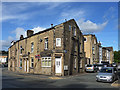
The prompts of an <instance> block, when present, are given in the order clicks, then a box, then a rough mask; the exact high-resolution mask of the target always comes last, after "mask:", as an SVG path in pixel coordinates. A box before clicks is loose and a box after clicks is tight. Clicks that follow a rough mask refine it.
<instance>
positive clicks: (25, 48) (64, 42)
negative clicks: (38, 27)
mask: <svg viewBox="0 0 120 90" xmlns="http://www.w3.org/2000/svg"><path fill="white" fill-rule="evenodd" d="M85 60H86V58H85V52H84V36H83V34H82V33H81V30H80V29H79V27H78V26H77V24H76V22H75V20H74V19H71V20H69V21H66V22H64V23H61V24H59V25H56V26H53V24H51V28H48V29H46V30H43V31H40V32H38V33H35V34H34V32H33V31H32V30H27V37H25V38H24V36H23V35H21V36H20V40H18V41H15V42H12V45H11V46H10V47H9V57H8V69H9V70H12V71H16V72H22V73H34V74H46V75H59V76H65V75H73V74H77V73H82V72H84V69H85Z"/></svg>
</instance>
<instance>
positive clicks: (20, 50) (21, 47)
mask: <svg viewBox="0 0 120 90" xmlns="http://www.w3.org/2000/svg"><path fill="white" fill-rule="evenodd" d="M22 49H23V48H22V46H20V54H21V55H22Z"/></svg>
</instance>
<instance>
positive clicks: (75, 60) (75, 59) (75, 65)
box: [74, 57, 77, 69]
mask: <svg viewBox="0 0 120 90" xmlns="http://www.w3.org/2000/svg"><path fill="white" fill-rule="evenodd" d="M76 62H77V58H76V57H75V58H74V69H76V67H77V64H76Z"/></svg>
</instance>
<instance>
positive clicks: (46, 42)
mask: <svg viewBox="0 0 120 90" xmlns="http://www.w3.org/2000/svg"><path fill="white" fill-rule="evenodd" d="M47 49H48V37H47V38H45V50H47Z"/></svg>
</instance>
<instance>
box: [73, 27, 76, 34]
mask: <svg viewBox="0 0 120 90" xmlns="http://www.w3.org/2000/svg"><path fill="white" fill-rule="evenodd" d="M73 31H74V36H76V27H75V26H74V27H73Z"/></svg>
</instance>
